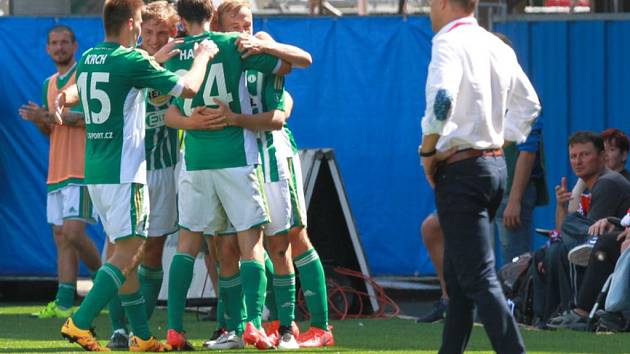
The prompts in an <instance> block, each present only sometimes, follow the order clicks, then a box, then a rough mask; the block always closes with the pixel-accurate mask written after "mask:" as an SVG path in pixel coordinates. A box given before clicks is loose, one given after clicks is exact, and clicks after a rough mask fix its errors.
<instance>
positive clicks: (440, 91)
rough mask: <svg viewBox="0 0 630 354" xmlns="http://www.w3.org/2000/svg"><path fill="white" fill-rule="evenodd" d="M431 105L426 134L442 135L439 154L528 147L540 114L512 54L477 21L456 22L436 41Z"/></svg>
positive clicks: (424, 126) (431, 68)
mask: <svg viewBox="0 0 630 354" xmlns="http://www.w3.org/2000/svg"><path fill="white" fill-rule="evenodd" d="M426 100H427V104H426V111H425V114H424V117H423V118H422V133H423V134H424V135H428V134H439V135H440V139H439V141H438V143H437V146H436V148H437V150H438V151H444V150H448V149H449V148H451V147H457V149H458V150H461V149H467V148H473V149H478V150H484V149H495V148H500V147H501V146H503V143H504V140H507V141H515V142H523V141H525V139H526V138H527V135H528V134H529V132H530V130H531V125H532V123H533V122H534V119H536V117H537V116H538V113H539V112H540V102H539V101H538V96H537V95H536V92H535V91H534V88H533V87H532V84H531V83H530V82H529V79H528V78H527V76H526V75H525V73H524V72H523V69H522V68H521V66H520V65H519V63H518V61H517V59H516V55H515V54H514V51H513V50H512V48H510V46H508V45H507V44H505V43H504V42H503V41H502V40H501V39H499V38H498V37H497V36H495V35H493V34H492V33H490V32H488V31H486V30H485V29H483V28H482V27H480V26H479V25H478V24H477V20H476V19H475V18H474V17H465V18H460V19H457V20H455V21H452V22H450V23H449V24H447V25H446V26H444V27H443V28H442V29H441V30H440V31H439V32H438V33H437V34H436V35H435V37H434V38H433V49H432V53H431V63H430V64H429V72H428V77H427V84H426ZM506 112H507V114H506Z"/></svg>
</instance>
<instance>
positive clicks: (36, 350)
mask: <svg viewBox="0 0 630 354" xmlns="http://www.w3.org/2000/svg"><path fill="white" fill-rule="evenodd" d="M69 349H70V350H69ZM72 349H73V348H68V347H47V348H37V347H34V348H26V347H25V348H11V349H0V353H68V352H70V353H73V352H74V351H71V350H72Z"/></svg>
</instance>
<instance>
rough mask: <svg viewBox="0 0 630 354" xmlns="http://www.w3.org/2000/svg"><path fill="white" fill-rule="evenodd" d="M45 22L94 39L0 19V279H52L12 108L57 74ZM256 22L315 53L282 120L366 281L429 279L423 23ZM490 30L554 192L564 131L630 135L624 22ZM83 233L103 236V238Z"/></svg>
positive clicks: (546, 223)
mask: <svg viewBox="0 0 630 354" xmlns="http://www.w3.org/2000/svg"><path fill="white" fill-rule="evenodd" d="M56 22H60V23H63V24H67V25H69V26H71V27H72V28H74V29H75V31H76V32H77V33H76V34H77V39H78V41H79V47H80V49H79V53H77V55H79V54H80V53H81V52H82V51H83V50H85V49H87V48H88V47H90V46H92V45H93V44H95V43H97V42H98V41H100V40H102V38H103V30H102V24H101V20H100V19H98V18H62V19H53V18H11V17H4V18H0V53H2V59H1V64H2V70H1V71H0V72H1V73H2V76H1V78H2V79H1V80H0V90H1V92H2V95H1V96H2V104H1V105H0V276H9V275H39V276H52V275H55V274H56V267H55V248H54V244H53V241H52V236H51V232H50V227H49V226H48V225H47V224H46V207H45V205H46V186H45V176H46V169H47V161H48V159H47V156H48V152H47V151H48V142H47V139H46V138H45V137H43V136H42V135H41V134H40V133H39V132H38V131H37V129H36V128H35V127H34V126H33V125H32V124H30V123H29V122H25V121H23V120H22V119H21V118H20V117H19V116H18V114H17V110H18V108H19V106H20V105H21V104H22V103H25V102H27V101H28V100H32V101H35V102H40V101H41V83H42V82H43V80H44V79H45V78H46V77H47V76H49V75H50V74H51V73H53V72H54V70H55V68H54V66H53V64H52V62H51V61H50V59H49V57H48V56H47V54H46V52H45V43H46V32H47V30H48V29H49V28H50V27H51V26H52V25H53V24H54V23H56ZM256 28H257V29H262V30H265V31H267V32H269V33H270V34H271V35H272V36H273V37H274V38H276V40H278V41H281V42H285V43H290V44H295V45H298V46H300V47H302V48H304V49H306V50H308V51H309V52H310V53H311V54H312V56H313V65H312V66H311V67H310V68H308V69H306V70H300V69H295V70H294V71H293V72H292V73H291V74H290V75H289V76H288V78H287V88H288V90H289V91H290V93H291V94H292V96H293V97H294V100H295V109H294V111H293V115H292V117H291V118H290V121H289V125H290V127H291V128H292V129H293V131H294V133H295V136H296V139H297V142H298V144H299V145H300V146H301V147H303V148H309V147H332V148H333V149H335V153H336V157H337V160H338V162H339V166H340V169H341V174H342V177H343V179H344V182H345V185H346V189H347V193H348V196H349V199H350V204H351V207H352V210H353V213H354V216H355V219H356V222H357V225H358V230H359V233H360V236H361V240H362V242H363V245H364V248H365V251H366V255H367V258H368V263H369V266H370V268H371V271H372V273H373V274H377V275H382V274H394V275H414V274H432V273H433V267H432V266H431V263H430V260H429V258H428V255H427V253H426V249H425V248H424V246H422V242H421V239H420V235H419V228H420V223H421V221H422V219H423V218H424V217H426V215H428V214H429V213H430V212H431V211H432V210H433V208H434V207H433V205H434V203H433V192H432V191H431V189H430V188H429V186H428V185H427V183H426V182H425V181H424V177H423V173H422V171H421V168H420V165H419V160H418V157H417V153H416V149H417V146H418V144H419V142H420V136H421V133H420V123H419V122H420V118H421V117H422V114H423V110H424V85H425V81H426V72H427V65H428V62H429V59H430V55H431V37H432V35H433V34H432V32H431V26H430V22H429V19H428V18H426V17H409V18H406V19H403V18H401V17H348V18H322V17H320V18H263V19H259V20H257V22H256ZM497 28H498V29H499V30H500V31H502V32H505V33H506V34H508V35H509V36H510V38H511V39H512V40H513V41H514V44H515V48H516V51H517V53H518V54H519V58H520V60H521V62H522V63H523V66H524V68H525V69H526V71H527V72H528V73H529V74H530V75H531V77H532V81H533V82H534V85H535V86H536V88H537V89H538V90H539V92H540V96H541V100H542V102H543V105H544V111H545V133H544V138H545V144H546V148H547V171H548V175H549V178H550V179H549V180H550V185H551V187H553V185H554V184H555V182H556V181H559V178H560V176H563V175H569V174H568V173H569V172H570V169H569V165H568V158H567V153H566V138H567V136H568V133H569V132H570V131H574V130H576V129H587V128H588V129H595V130H601V129H602V128H603V127H607V126H616V127H619V128H622V129H624V130H626V131H628V130H629V129H628V128H629V125H630V123H629V122H628V119H627V118H626V119H624V117H626V116H627V115H625V114H626V113H627V112H628V110H630V107H629V106H628V103H627V100H624V99H623V98H622V96H621V95H622V94H623V92H624V90H623V88H624V87H625V86H626V85H627V84H629V83H630V75H629V73H628V70H629V69H628V68H626V67H625V66H627V64H626V63H627V61H625V59H626V58H628V56H629V54H630V49H628V47H627V46H625V45H624V43H623V38H628V35H630V22H627V23H626V22H620V21H611V22H604V21H589V22H587V21H583V22H513V23H505V24H500V25H498V26H497ZM25 38H27V40H25ZM567 39H568V41H567ZM624 64H626V65H624ZM536 223H537V225H540V226H543V227H551V226H552V223H553V208H551V207H549V208H544V209H541V210H540V211H539V212H538V213H537V217H536ZM89 232H90V234H91V235H92V236H93V237H94V239H95V240H96V241H97V242H98V243H99V244H100V243H102V242H103V235H102V232H101V231H99V230H98V229H94V228H90V230H89Z"/></svg>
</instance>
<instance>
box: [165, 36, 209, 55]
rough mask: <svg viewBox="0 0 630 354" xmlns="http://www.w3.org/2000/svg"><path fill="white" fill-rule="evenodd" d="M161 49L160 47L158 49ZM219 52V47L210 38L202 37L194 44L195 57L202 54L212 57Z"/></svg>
mask: <svg viewBox="0 0 630 354" xmlns="http://www.w3.org/2000/svg"><path fill="white" fill-rule="evenodd" d="M160 50H161V49H160ZM218 52H219V47H217V45H216V43H214V42H213V41H211V40H210V39H204V40H203V41H201V42H199V43H197V44H195V58H196V57H198V56H202V55H207V56H208V57H209V58H210V59H209V60H212V58H214V57H215V56H216V55H217V53H218Z"/></svg>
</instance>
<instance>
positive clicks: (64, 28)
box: [48, 24, 77, 43]
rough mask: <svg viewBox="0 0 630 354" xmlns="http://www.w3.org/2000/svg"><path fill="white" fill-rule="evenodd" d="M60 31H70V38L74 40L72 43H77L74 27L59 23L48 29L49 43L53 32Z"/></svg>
mask: <svg viewBox="0 0 630 354" xmlns="http://www.w3.org/2000/svg"><path fill="white" fill-rule="evenodd" d="M60 32H68V33H70V40H71V41H72V43H75V42H76V41H77V39H76V37H75V36H74V31H73V30H72V28H70V27H68V26H66V25H62V24H58V25H54V26H52V27H51V28H50V29H49V30H48V43H50V34H51V33H60Z"/></svg>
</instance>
